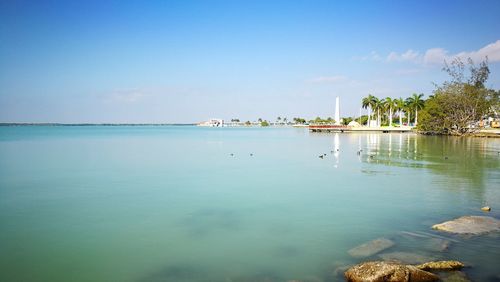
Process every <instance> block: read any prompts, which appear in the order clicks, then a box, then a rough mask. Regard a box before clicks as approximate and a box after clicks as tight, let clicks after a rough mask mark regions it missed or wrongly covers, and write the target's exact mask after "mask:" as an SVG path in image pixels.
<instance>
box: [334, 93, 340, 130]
mask: <svg viewBox="0 0 500 282" xmlns="http://www.w3.org/2000/svg"><path fill="white" fill-rule="evenodd" d="M334 120H335V125H340V97H337V98H336V99H335V118H334Z"/></svg>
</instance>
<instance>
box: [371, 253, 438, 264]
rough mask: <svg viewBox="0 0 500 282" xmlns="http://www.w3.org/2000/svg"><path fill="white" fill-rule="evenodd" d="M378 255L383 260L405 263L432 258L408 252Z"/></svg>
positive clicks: (417, 262)
mask: <svg viewBox="0 0 500 282" xmlns="http://www.w3.org/2000/svg"><path fill="white" fill-rule="evenodd" d="M379 257H380V258H381V259H383V260H385V261H396V262H400V263H405V264H419V263H424V262H426V261H430V260H432V258H429V257H426V256H423V255H419V254H415V253H408V252H392V253H384V254H380V255H379Z"/></svg>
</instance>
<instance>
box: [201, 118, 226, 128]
mask: <svg viewBox="0 0 500 282" xmlns="http://www.w3.org/2000/svg"><path fill="white" fill-rule="evenodd" d="M197 125H198V126H206V127H223V126H224V120H223V119H216V118H213V119H210V120H208V121H204V122H200V123H198V124H197Z"/></svg>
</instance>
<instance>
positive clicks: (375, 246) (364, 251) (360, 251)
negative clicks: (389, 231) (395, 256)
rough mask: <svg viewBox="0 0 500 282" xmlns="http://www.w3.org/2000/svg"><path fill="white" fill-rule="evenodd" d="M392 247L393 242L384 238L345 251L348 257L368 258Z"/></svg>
mask: <svg viewBox="0 0 500 282" xmlns="http://www.w3.org/2000/svg"><path fill="white" fill-rule="evenodd" d="M392 246H394V242H392V241H391V240H389V239H385V238H378V239H375V240H373V241H370V242H367V243H364V244H362V245H359V246H357V247H354V248H352V249H350V250H349V251H347V252H348V253H349V255H351V256H352V257H355V258H362V257H369V256H372V255H374V254H376V253H379V252H381V251H383V250H385V249H387V248H390V247H392Z"/></svg>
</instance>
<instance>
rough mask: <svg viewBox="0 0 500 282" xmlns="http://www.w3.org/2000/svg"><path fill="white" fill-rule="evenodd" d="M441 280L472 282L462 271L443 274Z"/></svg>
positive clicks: (447, 281)
mask: <svg viewBox="0 0 500 282" xmlns="http://www.w3.org/2000/svg"><path fill="white" fill-rule="evenodd" d="M440 278H441V281H443V282H471V281H470V280H469V278H467V275H465V273H463V272H461V271H451V272H448V273H443V274H442V275H441V276H440Z"/></svg>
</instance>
